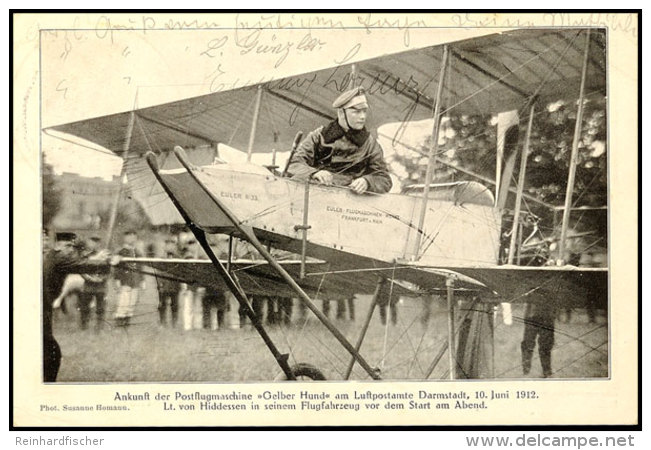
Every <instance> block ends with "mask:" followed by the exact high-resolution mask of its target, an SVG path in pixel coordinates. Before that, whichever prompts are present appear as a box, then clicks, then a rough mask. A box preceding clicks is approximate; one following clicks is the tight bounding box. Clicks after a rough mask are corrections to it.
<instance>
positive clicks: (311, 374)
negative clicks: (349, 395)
mask: <svg viewBox="0 0 651 450" xmlns="http://www.w3.org/2000/svg"><path fill="white" fill-rule="evenodd" d="M290 369H292V373H293V374H294V376H295V377H296V381H307V380H312V381H323V380H325V379H326V377H325V375H323V372H321V371H320V370H319V369H317V368H316V367H314V366H313V365H312V364H306V363H298V364H296V365H295V366H292V367H290ZM275 381H287V376H286V375H285V374H284V373H280V374H279V375H278V376H277V377H276V378H275Z"/></svg>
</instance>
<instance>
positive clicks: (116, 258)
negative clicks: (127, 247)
mask: <svg viewBox="0 0 651 450" xmlns="http://www.w3.org/2000/svg"><path fill="white" fill-rule="evenodd" d="M120 261H122V257H121V256H119V255H113V256H111V258H110V259H109V264H110V265H112V266H117V265H118V264H120Z"/></svg>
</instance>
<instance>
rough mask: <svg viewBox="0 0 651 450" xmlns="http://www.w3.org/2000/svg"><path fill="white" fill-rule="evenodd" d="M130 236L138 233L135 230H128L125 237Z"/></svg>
mask: <svg viewBox="0 0 651 450" xmlns="http://www.w3.org/2000/svg"><path fill="white" fill-rule="evenodd" d="M129 234H136V231H135V230H127V231H125V232H124V235H125V236H127V235H129Z"/></svg>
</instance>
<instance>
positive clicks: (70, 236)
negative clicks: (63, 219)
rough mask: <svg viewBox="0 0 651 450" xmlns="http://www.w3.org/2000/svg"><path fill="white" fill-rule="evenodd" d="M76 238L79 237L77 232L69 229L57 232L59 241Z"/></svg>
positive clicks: (70, 240) (69, 240)
mask: <svg viewBox="0 0 651 450" xmlns="http://www.w3.org/2000/svg"><path fill="white" fill-rule="evenodd" d="M75 239H77V235H76V234H75V233H70V232H68V231H62V232H59V233H57V234H56V240H57V241H68V242H72V241H74V240H75Z"/></svg>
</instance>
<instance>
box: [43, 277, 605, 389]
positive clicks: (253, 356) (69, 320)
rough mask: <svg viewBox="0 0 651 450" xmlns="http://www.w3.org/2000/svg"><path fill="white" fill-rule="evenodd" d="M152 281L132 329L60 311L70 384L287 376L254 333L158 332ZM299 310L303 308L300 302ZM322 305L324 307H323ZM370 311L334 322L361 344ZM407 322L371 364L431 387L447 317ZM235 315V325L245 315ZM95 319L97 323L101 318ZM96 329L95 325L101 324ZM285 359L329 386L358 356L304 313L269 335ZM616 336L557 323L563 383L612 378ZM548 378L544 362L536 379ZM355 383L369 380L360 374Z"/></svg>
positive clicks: (405, 316)
mask: <svg viewBox="0 0 651 450" xmlns="http://www.w3.org/2000/svg"><path fill="white" fill-rule="evenodd" d="M154 285H155V283H153V282H152V280H149V281H148V286H149V288H148V289H147V290H146V291H145V292H144V295H143V296H142V298H141V301H140V303H139V305H138V308H137V311H136V316H135V317H134V320H133V324H132V325H131V326H130V327H128V328H117V327H115V326H114V325H113V321H112V320H111V319H112V317H111V315H110V311H111V310H113V309H114V308H112V300H111V299H112V298H113V296H112V295H111V296H110V297H109V304H108V310H109V312H108V314H107V317H106V322H105V323H104V327H103V329H102V330H101V331H99V332H96V331H95V330H94V327H93V326H91V327H89V329H88V330H80V329H79V324H78V314H77V311H76V310H75V307H74V303H73V304H72V305H70V306H69V308H68V313H67V314H63V313H61V311H57V312H56V314H55V322H54V333H55V337H56V338H57V340H58V341H59V344H60V345H61V349H62V352H63V360H62V363H61V369H60V372H59V377H58V381H61V382H242V381H251V382H255V381H269V380H273V379H274V378H275V377H276V376H277V375H279V374H280V372H281V371H280V369H279V367H278V365H277V363H276V362H275V360H274V359H273V357H272V356H271V353H270V352H269V350H268V349H267V348H266V347H265V346H264V343H263V341H262V339H261V338H260V337H259V335H258V334H257V332H256V331H255V330H254V329H253V328H252V327H251V326H250V325H248V324H247V325H245V326H244V327H242V328H237V329H231V328H226V327H225V328H223V329H219V330H189V331H183V330H181V329H178V328H175V329H172V328H169V327H163V326H160V325H159V324H158V313H157V310H156V306H157V294H156V291H155V289H154V288H153V286H154ZM296 302H297V301H295V303H296ZM317 303H319V304H320V302H317ZM369 305H370V297H368V296H361V297H358V298H357V299H356V320H355V321H348V320H337V319H334V303H333V307H332V310H331V312H330V317H331V318H332V319H333V321H334V323H335V324H336V325H337V327H338V328H339V329H340V330H341V331H342V333H343V334H344V335H345V336H347V337H348V339H349V340H350V341H351V342H352V343H353V344H354V343H355V341H356V340H357V336H358V334H359V331H360V329H361V327H362V323H363V319H364V316H365V315H366V313H367V311H368V308H369ZM398 312H399V313H398V323H397V324H396V325H389V326H383V325H382V324H381V323H380V319H379V314H378V312H377V311H376V312H375V314H374V316H373V319H372V321H371V326H370V327H369V331H368V335H367V338H366V340H365V342H364V345H363V346H362V348H361V353H362V355H363V356H364V357H365V358H366V359H367V360H368V362H369V363H370V364H371V365H372V366H373V367H379V368H380V369H381V373H382V378H383V379H423V378H424V373H425V372H426V371H427V369H428V367H429V366H430V364H431V362H432V361H433V360H434V358H435V355H437V354H438V353H439V352H440V349H441V348H442V347H443V346H445V342H446V339H447V313H446V310H445V308H444V304H443V302H442V301H434V302H433V303H432V305H431V308H430V312H429V314H428V316H429V321H428V322H427V324H424V323H423V322H422V320H421V318H422V312H423V301H422V300H421V299H410V298H405V299H403V300H401V302H400V304H399V305H398ZM522 313H523V308H522V306H520V305H514V306H513V315H514V323H513V324H512V325H510V326H506V325H504V324H503V323H502V321H501V318H500V316H499V315H498V316H496V319H495V333H494V336H495V377H496V378H522V369H521V367H520V341H521V339H522V332H523V324H522V321H521V320H519V318H521V317H522ZM236 315H237V314H235V312H234V311H232V312H231V313H230V316H229V317H230V319H231V320H234V319H233V318H234V317H235V316H236ZM93 320H94V317H93ZM91 325H94V323H92V324H91ZM268 330H269V333H270V335H271V336H272V338H273V340H274V342H275V343H276V345H277V346H278V347H279V348H280V350H281V351H282V352H283V353H284V352H289V353H290V364H295V363H297V362H302V363H309V364H312V365H314V366H316V367H318V368H319V369H320V370H321V371H322V372H323V373H324V374H325V376H326V378H327V379H328V380H341V379H342V378H343V374H344V372H345V368H346V367H347V365H348V362H349V360H350V357H349V356H348V354H347V353H346V351H345V350H344V348H343V347H342V346H341V344H339V343H338V342H337V341H336V340H335V339H334V337H333V336H331V334H330V333H329V332H328V331H327V330H326V329H325V327H323V326H322V325H321V324H320V323H319V322H318V320H317V319H316V318H315V317H314V316H313V315H311V314H309V313H308V317H307V319H300V318H299V311H298V307H297V305H296V304H295V305H294V311H293V317H292V326H291V327H289V328H287V327H281V326H276V325H274V326H269V327H268ZM608 337H609V335H608V327H607V322H606V319H605V317H601V316H598V317H597V322H596V323H589V321H588V318H587V315H586V314H585V312H584V311H583V310H575V311H574V313H573V315H572V318H571V320H569V321H568V322H560V321H557V322H556V335H555V347H554V350H553V353H552V362H553V368H554V375H553V377H554V378H594V377H607V376H608V348H609V346H608ZM540 373H541V370H540V365H539V361H538V357H537V354H536V356H534V363H533V368H532V371H531V374H530V375H529V377H533V378H535V377H539V376H540ZM447 374H448V358H447V354H445V355H444V357H443V358H441V361H440V362H439V364H438V365H437V366H436V368H435V370H434V371H433V373H432V375H431V377H430V379H432V380H436V379H445V378H447ZM351 378H352V379H368V378H369V377H368V375H366V374H365V373H364V372H363V370H361V369H360V367H359V365H356V366H355V370H354V371H353V375H352V377H351Z"/></svg>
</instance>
